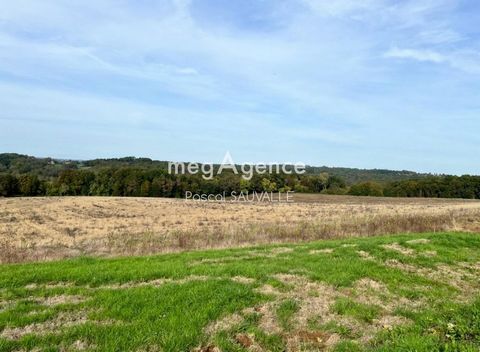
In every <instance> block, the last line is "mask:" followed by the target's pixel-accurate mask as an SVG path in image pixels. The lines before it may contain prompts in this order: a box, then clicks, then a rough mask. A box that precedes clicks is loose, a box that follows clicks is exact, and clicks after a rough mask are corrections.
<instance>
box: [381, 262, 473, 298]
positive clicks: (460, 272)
mask: <svg viewBox="0 0 480 352" xmlns="http://www.w3.org/2000/svg"><path fill="white" fill-rule="evenodd" d="M385 265H386V266H389V267H393V268H397V269H400V270H403V271H406V272H408V273H412V274H416V275H419V276H423V277H425V278H427V279H430V280H432V281H436V282H439V283H443V284H446V285H449V286H452V287H454V288H455V289H457V290H458V294H457V297H456V299H457V300H458V301H462V302H465V301H469V300H470V299H471V298H472V297H474V296H475V295H476V294H477V293H478V291H479V290H480V280H479V279H478V273H474V272H472V271H471V267H467V268H465V265H446V264H440V265H437V266H436V267H435V269H431V268H425V267H417V266H414V265H410V264H405V263H401V262H399V261H398V260H396V259H390V260H387V261H386V262H385ZM467 266H471V265H468V264H467Z"/></svg>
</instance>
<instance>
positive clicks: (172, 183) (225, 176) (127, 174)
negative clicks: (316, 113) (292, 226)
mask: <svg viewBox="0 0 480 352" xmlns="http://www.w3.org/2000/svg"><path fill="white" fill-rule="evenodd" d="M186 191H190V192H192V193H209V194H211V193H223V192H226V193H227V194H228V193H231V192H233V191H235V192H237V193H238V192H253V191H256V192H263V191H265V192H287V191H295V192H311V193H318V192H324V193H345V192H346V184H345V182H344V181H343V180H342V179H341V178H339V177H337V176H333V175H328V174H320V175H286V174H269V175H266V174H261V175H260V174H255V175H254V176H253V177H252V179H251V180H248V181H247V180H244V179H243V178H242V177H241V176H240V175H237V174H234V173H232V172H224V173H222V174H221V175H217V176H216V177H215V178H214V179H212V180H205V179H204V178H203V177H202V176H201V175H192V174H183V175H173V174H169V173H168V172H167V171H166V170H165V169H163V168H146V169H142V168H132V167H120V168H104V169H100V170H95V171H91V170H88V169H86V170H75V169H72V170H62V171H60V173H59V175H58V176H57V177H53V178H49V179H42V178H40V177H38V176H37V175H36V174H23V175H14V174H10V173H4V174H0V196H4V197H8V196H127V197H128V196H137V197H177V198H180V197H184V196H185V192H186Z"/></svg>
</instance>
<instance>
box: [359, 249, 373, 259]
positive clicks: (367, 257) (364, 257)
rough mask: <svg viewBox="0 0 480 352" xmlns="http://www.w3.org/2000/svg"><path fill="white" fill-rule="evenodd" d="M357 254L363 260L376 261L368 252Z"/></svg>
mask: <svg viewBox="0 0 480 352" xmlns="http://www.w3.org/2000/svg"><path fill="white" fill-rule="evenodd" d="M357 254H358V255H359V256H360V257H361V258H362V259H365V260H375V258H374V257H372V255H371V254H370V253H368V252H366V251H362V250H360V251H357Z"/></svg>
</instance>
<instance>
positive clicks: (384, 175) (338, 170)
mask: <svg viewBox="0 0 480 352" xmlns="http://www.w3.org/2000/svg"><path fill="white" fill-rule="evenodd" d="M307 172H308V173H311V174H314V175H318V174H320V173H322V172H326V173H328V174H329V175H335V176H338V177H340V178H342V179H343V180H345V182H346V183H347V184H350V185H351V184H355V183H359V182H366V181H376V182H381V183H385V182H395V181H405V180H411V179H418V178H424V177H428V176H432V175H431V174H423V173H417V172H414V171H406V170H403V171H393V170H384V169H354V168H348V167H328V166H320V167H317V166H309V167H308V168H307Z"/></svg>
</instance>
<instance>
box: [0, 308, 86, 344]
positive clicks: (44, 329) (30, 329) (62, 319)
mask: <svg viewBox="0 0 480 352" xmlns="http://www.w3.org/2000/svg"><path fill="white" fill-rule="evenodd" d="M87 321H88V320H87V315H86V313H85V312H75V313H60V314H59V315H58V316H56V317H55V318H54V319H52V320H48V321H45V322H42V323H35V324H30V325H27V326H23V327H14V328H9V327H7V328H5V329H4V330H3V331H2V332H1V333H0V336H1V337H3V338H4V339H7V340H18V339H20V338H22V337H23V336H25V335H29V334H35V335H45V334H50V333H55V332H58V331H59V330H61V329H64V328H68V327H72V326H75V325H81V324H85V323H86V322H87Z"/></svg>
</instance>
